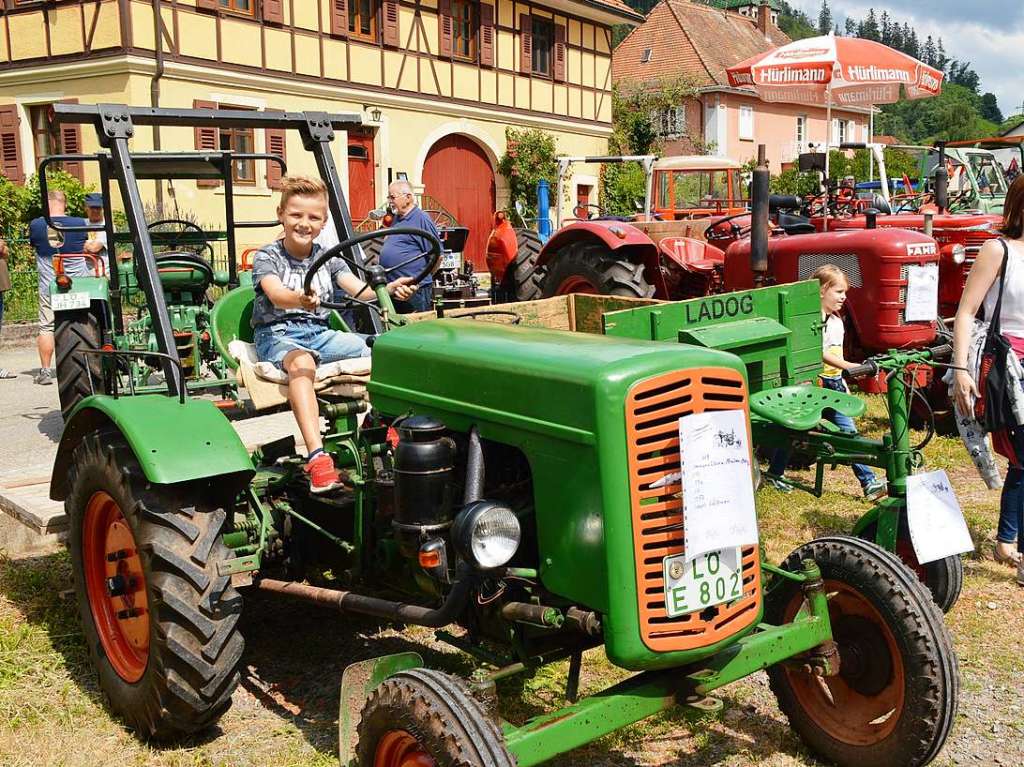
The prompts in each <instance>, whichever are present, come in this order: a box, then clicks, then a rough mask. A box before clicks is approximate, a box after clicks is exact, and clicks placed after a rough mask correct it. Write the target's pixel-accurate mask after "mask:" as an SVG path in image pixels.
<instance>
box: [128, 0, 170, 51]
mask: <svg viewBox="0 0 1024 767" xmlns="http://www.w3.org/2000/svg"><path fill="white" fill-rule="evenodd" d="M168 10H171V11H172V13H173V9H168ZM131 19H132V32H131V34H132V45H134V46H135V47H136V48H145V49H147V50H150V51H152V50H155V49H156V42H155V41H154V40H155V38H154V36H153V6H151V5H148V4H144V3H137V2H133V3H132V4H131ZM170 28H171V29H170V31H171V33H172V34H173V32H174V23H173V21H171V23H170Z"/></svg>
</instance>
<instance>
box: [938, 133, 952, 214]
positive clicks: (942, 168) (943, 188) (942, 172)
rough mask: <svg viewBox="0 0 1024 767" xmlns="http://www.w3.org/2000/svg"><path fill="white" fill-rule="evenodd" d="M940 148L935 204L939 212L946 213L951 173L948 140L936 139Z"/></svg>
mask: <svg viewBox="0 0 1024 767" xmlns="http://www.w3.org/2000/svg"><path fill="white" fill-rule="evenodd" d="M935 148H936V149H938V150H939V164H938V166H936V168H935V206H936V207H937V208H938V209H939V213H945V212H946V208H947V206H948V205H949V174H948V173H947V172H946V142H945V141H936V142H935Z"/></svg>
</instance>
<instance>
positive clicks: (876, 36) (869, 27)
mask: <svg viewBox="0 0 1024 767" xmlns="http://www.w3.org/2000/svg"><path fill="white" fill-rule="evenodd" d="M858 36H859V37H863V38H864V39H865V40H874V41H876V42H877V41H879V40H881V38H882V32H881V30H880V29H879V28H878V19H877V18H876V16H875V9H874V8H869V9H868V17H867V18H866V19H864V28H863V29H862V30H860V34H859V35H858Z"/></svg>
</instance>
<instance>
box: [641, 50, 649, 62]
mask: <svg viewBox="0 0 1024 767" xmlns="http://www.w3.org/2000/svg"><path fill="white" fill-rule="evenodd" d="M651 53H652V51H651V49H650V48H644V52H643V55H641V56H640V63H641V64H649V63H650V61H651Z"/></svg>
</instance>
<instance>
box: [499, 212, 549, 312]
mask: <svg viewBox="0 0 1024 767" xmlns="http://www.w3.org/2000/svg"><path fill="white" fill-rule="evenodd" d="M543 247H544V243H543V242H542V241H541V239H540V235H539V234H537V233H536V232H534V231H533V230H531V229H516V257H515V260H514V261H513V262H512V263H511V264H509V265H508V270H507V273H506V277H505V279H506V281H507V280H511V281H512V283H513V285H512V287H513V289H514V290H515V297H516V301H534V300H536V299H538V298H541V297H542V296H543V291H542V289H541V286H542V285H543V282H544V268H543V267H540V266H537V261H538V259H539V258H540V252H541V250H542V249H543Z"/></svg>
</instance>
